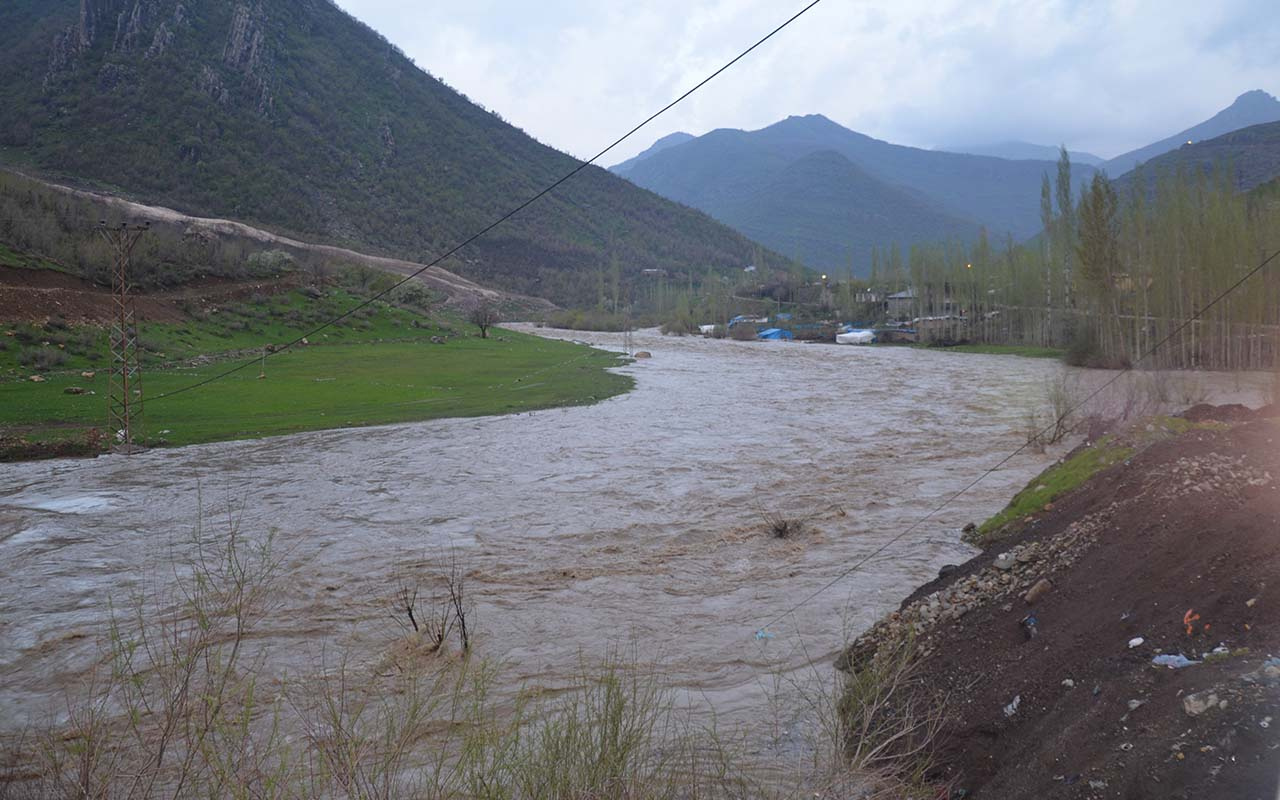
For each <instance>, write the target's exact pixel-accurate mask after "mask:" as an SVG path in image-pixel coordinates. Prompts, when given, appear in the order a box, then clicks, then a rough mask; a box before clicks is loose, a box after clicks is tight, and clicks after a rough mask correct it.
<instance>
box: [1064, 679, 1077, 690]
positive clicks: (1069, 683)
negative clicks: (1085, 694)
mask: <svg viewBox="0 0 1280 800" xmlns="http://www.w3.org/2000/svg"><path fill="white" fill-rule="evenodd" d="M1062 685H1063V686H1065V687H1067V688H1068V689H1074V688H1076V682H1075V681H1073V680H1071V679H1070V678H1067V679H1066V680H1064V681H1063V682H1062Z"/></svg>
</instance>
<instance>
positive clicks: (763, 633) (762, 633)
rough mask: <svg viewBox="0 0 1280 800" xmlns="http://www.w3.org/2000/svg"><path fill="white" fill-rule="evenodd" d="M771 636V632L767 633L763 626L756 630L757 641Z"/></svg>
mask: <svg viewBox="0 0 1280 800" xmlns="http://www.w3.org/2000/svg"><path fill="white" fill-rule="evenodd" d="M772 638H773V634H772V633H769V632H768V631H766V630H765V629H764V628H761V629H760V630H758V631H756V641H757V642H760V641H764V640H765V639H772Z"/></svg>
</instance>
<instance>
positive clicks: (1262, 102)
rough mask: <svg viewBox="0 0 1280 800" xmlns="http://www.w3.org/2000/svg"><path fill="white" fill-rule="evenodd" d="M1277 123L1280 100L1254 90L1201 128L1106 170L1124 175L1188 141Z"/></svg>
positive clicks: (1117, 160) (1112, 162)
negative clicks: (1267, 123) (1252, 126)
mask: <svg viewBox="0 0 1280 800" xmlns="http://www.w3.org/2000/svg"><path fill="white" fill-rule="evenodd" d="M1277 121H1280V100H1276V98H1274V97H1272V96H1271V95H1269V94H1267V93H1266V92H1264V91H1262V90H1261V89H1254V90H1253V91H1249V92H1245V93H1244V94H1242V95H1240V96H1239V97H1237V98H1236V99H1235V102H1233V103H1232V104H1231V105H1229V106H1227V107H1226V108H1224V109H1222V110H1221V111H1219V112H1218V113H1217V114H1214V115H1213V116H1212V117H1210V118H1209V119H1207V120H1205V121H1204V122H1201V123H1200V124H1199V125H1193V126H1191V127H1190V128H1187V129H1186V130H1184V131H1181V132H1179V133H1175V134H1174V135H1173V136H1170V137H1169V138H1167V139H1161V140H1160V141H1158V142H1154V143H1152V144H1149V145H1147V146H1146V147H1140V148H1138V149H1137V150H1131V151H1129V152H1128V153H1124V154H1123V155H1118V156H1116V157H1115V158H1113V159H1111V160H1110V161H1108V162H1107V163H1106V165H1105V168H1106V170H1107V174H1109V175H1111V176H1113V177H1116V176H1120V175H1123V174H1124V173H1126V172H1128V171H1129V170H1131V169H1133V168H1134V167H1136V166H1137V165H1138V164H1140V163H1143V162H1147V161H1150V160H1152V159H1154V158H1155V157H1156V156H1159V155H1161V154H1163V153H1167V152H1169V151H1170V150H1175V149H1177V148H1179V147H1182V146H1184V145H1186V144H1187V143H1188V142H1190V143H1192V144H1194V143H1196V142H1199V141H1201V140H1204V139H1213V138H1215V137H1218V136H1221V135H1223V134H1225V133H1230V132H1232V131H1236V130H1240V129H1241V128H1247V127H1249V126H1251V125H1261V124H1263V123H1266V122H1277Z"/></svg>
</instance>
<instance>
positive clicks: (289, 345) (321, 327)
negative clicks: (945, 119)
mask: <svg viewBox="0 0 1280 800" xmlns="http://www.w3.org/2000/svg"><path fill="white" fill-rule="evenodd" d="M820 2H822V0H811V2H810V3H809V4H808V5H806V6H805V7H804V8H801V9H800V10H799V11H797V12H796V13H795V14H792V15H791V16H790V17H788V18H787V20H786V21H785V22H783V23H782V24H781V25H779V26H778V27H776V28H774V29H773V30H771V31H769V32H768V33H767V34H765V35H764V36H762V37H761V38H760V39H759V40H757V41H756V42H755V44H752V45H751V46H750V47H748V48H747V49H746V50H743V51H742V52H741V53H739V54H738V55H736V56H734V57H733V58H732V59H731V60H730V61H728V62H727V63H726V64H724V66H722V67H720V68H719V69H717V70H716V71H715V72H713V73H711V74H710V75H708V76H707V77H705V78H703V79H702V80H701V81H699V82H698V83H697V84H695V85H694V86H693V87H692V88H691V89H689V90H688V91H686V92H685V93H684V94H682V95H680V96H679V97H677V98H676V99H674V100H672V101H671V102H670V103H667V104H666V105H665V106H663V107H662V108H660V109H658V110H657V111H655V112H654V113H652V114H650V115H649V116H648V117H646V118H645V120H644V121H643V122H641V123H640V124H638V125H636V126H635V127H634V128H632V129H631V130H629V131H627V132H626V133H624V134H622V135H621V136H619V137H618V138H617V139H615V140H614V141H613V143H612V144H610V145H609V146H608V147H605V148H604V149H603V150H601V151H600V152H599V153H596V154H595V155H594V156H592V157H591V158H589V159H587V160H586V161H580V162H578V165H577V166H575V167H574V168H573V169H572V170H570V171H569V172H567V173H566V174H565V175H563V176H562V177H561V178H559V179H558V180H556V181H555V182H554V183H552V184H550V185H549V186H547V187H546V188H545V189H543V190H541V191H540V192H538V193H537V194H535V195H533V196H532V197H530V198H529V199H528V200H525V201H524V202H522V203H520V204H519V205H517V206H516V207H515V208H513V209H511V210H510V211H508V212H507V213H505V214H503V215H502V216H500V217H498V218H497V219H496V220H494V221H493V222H491V223H489V224H488V225H486V226H485V227H483V228H481V229H480V230H479V231H477V232H475V233H473V234H472V235H471V236H469V237H467V238H466V239H464V240H463V241H462V242H461V243H460V244H457V245H455V246H454V247H453V248H451V249H450V250H448V251H447V252H445V253H444V254H443V255H441V256H439V257H437V258H436V259H435V260H433V261H431V262H430V263H428V264H426V265H425V266H423V267H422V268H420V269H418V270H416V271H414V272H411V273H409V275H408V276H406V277H405V278H403V279H402V280H400V281H397V282H396V283H395V284H393V285H391V286H390V287H388V288H387V289H384V290H382V291H381V292H378V293H377V294H375V295H373V296H372V297H368V298H366V299H364V300H362V301H361V302H359V303H357V304H356V305H354V306H352V307H351V308H349V309H348V310H346V311H344V312H343V313H342V314H339V315H338V316H336V317H334V318H333V319H330V320H329V321H327V322H325V323H323V324H321V325H319V326H317V327H316V328H315V329H313V330H311V331H308V332H307V333H304V334H302V335H301V336H299V337H297V338H296V339H294V340H293V341H291V342H289V343H287V344H285V345H284V346H283V347H279V348H277V349H276V351H275V352H276V353H279V352H281V351H284V350H288V349H290V348H292V347H293V346H295V345H297V344H299V343H300V342H301V341H302V340H303V339H306V338H308V337H311V336H315V335H316V334H317V333H319V332H321V331H323V330H325V329H326V328H329V327H331V326H333V325H336V324H337V323H339V322H341V321H342V320H344V319H346V318H347V317H349V316H351V315H352V314H354V313H355V312H357V311H359V310H360V309H362V308H365V307H366V306H368V305H370V304H371V303H374V302H376V301H378V300H380V299H382V298H383V297H386V296H387V295H388V294H390V293H391V292H393V291H395V290H396V289H399V288H400V287H401V286H403V285H405V284H406V283H408V282H409V281H411V280H413V279H414V278H416V277H418V276H419V275H421V274H422V273H424V272H426V271H427V270H429V269H431V268H432V267H434V266H437V265H438V264H440V263H441V262H442V261H444V260H446V259H448V258H449V257H451V256H453V255H454V254H455V253H457V252H458V251H459V250H461V249H463V248H464V247H466V246H467V245H469V244H471V243H473V242H475V241H476V240H477V239H479V238H481V237H482V236H484V235H485V234H487V233H489V231H491V230H493V229H494V228H496V227H498V226H499V225H501V224H502V223H504V222H506V221H507V220H509V219H511V218H512V217H514V216H515V215H516V214H519V213H520V212H521V211H523V210H524V209H526V208H528V207H529V206H530V205H532V204H533V203H535V202H537V201H538V200H540V199H541V198H543V197H545V196H546V195H548V194H550V193H551V192H552V191H553V190H554V189H556V187H558V186H560V185H561V184H563V183H564V182H565V181H567V180H569V179H570V178H572V177H573V176H575V175H577V174H578V173H579V172H581V171H582V170H584V169H586V168H587V167H589V166H591V165H592V164H594V163H595V162H596V161H598V160H599V159H600V158H602V157H603V156H604V155H605V154H607V153H608V152H609V151H611V150H613V149H614V148H615V147H617V146H618V145H620V144H622V143H623V142H624V141H626V140H627V139H629V138H631V136H633V135H634V134H635V133H637V132H638V131H639V130H640V129H641V128H643V127H644V126H646V125H648V124H649V123H650V122H653V121H654V120H655V119H657V118H658V117H660V116H662V115H663V114H665V113H666V112H668V111H670V110H671V109H672V108H674V107H675V106H676V105H678V104H679V103H680V102H681V101H683V100H685V99H686V98H687V97H689V95H691V94H693V93H694V92H696V91H698V90H699V89H701V88H702V87H703V86H706V85H707V84H708V83H710V82H711V81H712V80H714V79H715V78H716V77H717V76H719V75H720V73H722V72H724V71H725V70H727V69H729V68H730V67H732V66H733V65H734V64H736V63H738V62H739V61H741V60H742V59H743V58H746V57H747V55H749V54H750V53H751V52H752V51H754V50H755V49H756V48H758V47H760V46H761V45H762V44H764V43H765V42H767V41H769V40H770V39H772V38H773V37H774V36H775V35H777V34H778V33H779V32H781V31H782V30H783V29H784V28H786V27H787V26H788V25H790V24H791V23H793V22H795V21H796V20H797V19H799V18H800V17H802V16H804V15H805V14H806V13H807V12H808V11H809V10H810V9H812V8H813V7H814V6H816V5H818V3H820ZM258 361H259V359H257V358H255V359H253V360H252V361H246V362H244V363H243V364H239V365H237V366H235V367H232V368H230V369H227V370H224V371H223V372H220V373H218V374H216V375H212V376H210V377H208V378H206V379H204V380H201V381H197V382H196V383H193V384H191V385H189V386H184V387H182V388H180V389H175V390H174V391H172V392H166V393H165V394H161V395H157V396H156V397H154V398H152V402H155V401H157V400H163V399H165V398H168V397H173V396H174V395H179V394H182V393H184V392H189V391H191V390H192V389H198V388H200V387H201V386H206V385H208V384H210V383H213V382H214V381H217V380H221V379H223V378H225V377H227V376H229V375H233V374H235V373H237V372H239V371H241V370H243V369H246V368H248V367H251V366H253V365H254V364H256V363H258Z"/></svg>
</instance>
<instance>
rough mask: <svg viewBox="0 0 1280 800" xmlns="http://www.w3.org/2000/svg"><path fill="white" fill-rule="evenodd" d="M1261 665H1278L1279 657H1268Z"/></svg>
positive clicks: (1279, 662)
mask: <svg viewBox="0 0 1280 800" xmlns="http://www.w3.org/2000/svg"><path fill="white" fill-rule="evenodd" d="M1262 666H1263V668H1264V669H1265V668H1266V667H1280V658H1268V659H1267V660H1266V661H1263V662H1262Z"/></svg>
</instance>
